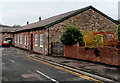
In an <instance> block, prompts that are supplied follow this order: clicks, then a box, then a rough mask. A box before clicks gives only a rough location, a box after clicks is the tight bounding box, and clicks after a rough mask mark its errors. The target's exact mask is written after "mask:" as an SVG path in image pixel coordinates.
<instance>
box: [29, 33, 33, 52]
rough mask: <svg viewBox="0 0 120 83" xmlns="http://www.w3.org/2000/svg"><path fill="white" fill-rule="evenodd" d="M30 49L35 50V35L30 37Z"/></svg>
mask: <svg viewBox="0 0 120 83" xmlns="http://www.w3.org/2000/svg"><path fill="white" fill-rule="evenodd" d="M30 48H31V50H33V34H31V36H30Z"/></svg>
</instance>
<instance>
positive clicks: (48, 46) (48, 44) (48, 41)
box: [48, 27, 50, 55]
mask: <svg viewBox="0 0 120 83" xmlns="http://www.w3.org/2000/svg"><path fill="white" fill-rule="evenodd" d="M49 50H50V48H49V27H48V55H49V54H50V52H49Z"/></svg>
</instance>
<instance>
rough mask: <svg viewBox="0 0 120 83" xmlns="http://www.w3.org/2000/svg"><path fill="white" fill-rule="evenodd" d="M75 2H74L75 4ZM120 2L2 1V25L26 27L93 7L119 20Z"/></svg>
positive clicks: (113, 0) (0, 21)
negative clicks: (119, 9)
mask: <svg viewBox="0 0 120 83" xmlns="http://www.w3.org/2000/svg"><path fill="white" fill-rule="evenodd" d="M73 1H74V2H73ZM118 1H119V0H109V1H108V0H107V1H106V0H104V1H103V2H101V1H100V0H90V1H89V0H84V1H82V0H81V1H78V0H76V2H75V0H69V1H63V0H60V1H59V0H56V1H55V0H52V1H48V0H44V2H42V1H39V2H38V1H37V0H29V1H25V0H21V1H19V0H18V1H14V0H12V1H10V0H9V2H8V1H7V0H4V1H3V0H1V2H0V23H2V24H5V25H14V24H16V25H25V24H26V22H27V21H29V22H30V23H33V22H36V21H38V18H39V17H41V18H42V20H43V19H46V18H49V17H52V16H55V15H58V14H61V13H65V12H69V11H72V10H76V9H80V8H82V7H86V6H89V5H92V6H93V7H95V8H97V9H98V10H100V11H102V12H103V13H105V14H107V15H108V16H110V17H112V18H113V19H115V20H117V19H118Z"/></svg>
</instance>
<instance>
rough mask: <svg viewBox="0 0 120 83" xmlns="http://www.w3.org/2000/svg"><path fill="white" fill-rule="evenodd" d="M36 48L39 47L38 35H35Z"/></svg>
mask: <svg viewBox="0 0 120 83" xmlns="http://www.w3.org/2000/svg"><path fill="white" fill-rule="evenodd" d="M35 46H38V34H35Z"/></svg>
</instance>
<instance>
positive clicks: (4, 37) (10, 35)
mask: <svg viewBox="0 0 120 83" xmlns="http://www.w3.org/2000/svg"><path fill="white" fill-rule="evenodd" d="M6 38H12V39H13V41H14V38H13V34H12V33H2V41H5V40H6Z"/></svg>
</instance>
